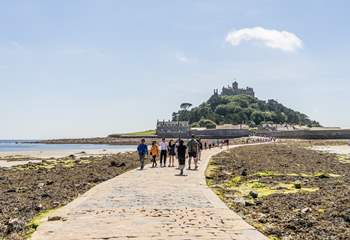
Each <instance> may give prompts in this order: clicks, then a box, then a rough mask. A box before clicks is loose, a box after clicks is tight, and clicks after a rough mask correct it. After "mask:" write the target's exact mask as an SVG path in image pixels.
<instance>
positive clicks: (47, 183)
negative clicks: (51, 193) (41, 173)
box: [46, 180, 54, 185]
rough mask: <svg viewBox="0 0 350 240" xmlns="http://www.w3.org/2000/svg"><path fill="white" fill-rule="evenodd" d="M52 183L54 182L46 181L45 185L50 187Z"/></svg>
mask: <svg viewBox="0 0 350 240" xmlns="http://www.w3.org/2000/svg"><path fill="white" fill-rule="evenodd" d="M53 183H54V181H52V180H47V181H46V185H52V184H53Z"/></svg>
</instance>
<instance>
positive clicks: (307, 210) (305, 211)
mask: <svg viewBox="0 0 350 240" xmlns="http://www.w3.org/2000/svg"><path fill="white" fill-rule="evenodd" d="M311 211H312V209H311V208H309V207H306V208H303V209H301V213H303V214H305V213H308V212H311Z"/></svg>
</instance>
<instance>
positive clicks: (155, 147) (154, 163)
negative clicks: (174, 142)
mask: <svg viewBox="0 0 350 240" xmlns="http://www.w3.org/2000/svg"><path fill="white" fill-rule="evenodd" d="M150 155H151V156H152V167H153V168H154V167H157V161H156V158H157V157H158V156H159V147H158V145H157V144H156V141H153V142H152V147H151V150H150Z"/></svg>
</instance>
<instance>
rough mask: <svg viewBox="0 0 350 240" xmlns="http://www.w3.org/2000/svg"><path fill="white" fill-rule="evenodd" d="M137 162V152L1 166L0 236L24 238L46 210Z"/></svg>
mask: <svg viewBox="0 0 350 240" xmlns="http://www.w3.org/2000/svg"><path fill="white" fill-rule="evenodd" d="M138 165H139V163H138V157H137V154H136V153H117V154H111V155H105V156H86V157H83V156H80V157H79V158H76V156H74V155H73V156H68V157H63V158H58V159H50V160H42V161H40V162H38V163H25V164H21V165H18V166H13V167H11V168H0V239H9V240H12V239H16V240H18V239H25V238H26V237H28V235H29V234H30V233H31V232H33V231H34V230H35V228H36V227H37V226H38V221H37V219H38V218H39V217H40V216H43V215H44V214H45V213H46V212H48V211H50V210H52V209H56V208H59V207H61V206H64V205H66V204H67V203H69V202H71V201H72V200H74V199H75V198H77V197H78V196H79V195H81V194H83V193H84V192H86V191H87V190H89V189H91V188H92V187H93V186H95V185H97V184H99V183H101V182H103V181H106V180H108V179H111V178H113V177H115V176H118V175H120V174H122V173H124V172H126V171H128V170H131V169H134V168H136V167H137V166H138Z"/></svg>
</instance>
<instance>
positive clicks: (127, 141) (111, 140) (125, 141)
mask: <svg viewBox="0 0 350 240" xmlns="http://www.w3.org/2000/svg"><path fill="white" fill-rule="evenodd" d="M146 139H147V140H148V141H147V142H148V143H151V142H152V139H150V138H146ZM31 143H44V144H108V145H135V144H138V143H140V138H137V137H133V138H115V137H96V138H63V139H48V140H40V141H34V142H31Z"/></svg>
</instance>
